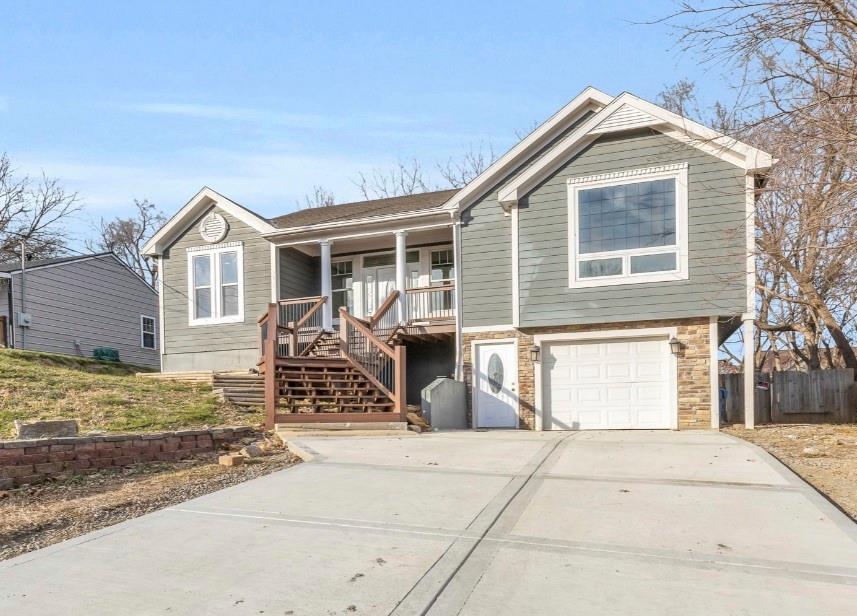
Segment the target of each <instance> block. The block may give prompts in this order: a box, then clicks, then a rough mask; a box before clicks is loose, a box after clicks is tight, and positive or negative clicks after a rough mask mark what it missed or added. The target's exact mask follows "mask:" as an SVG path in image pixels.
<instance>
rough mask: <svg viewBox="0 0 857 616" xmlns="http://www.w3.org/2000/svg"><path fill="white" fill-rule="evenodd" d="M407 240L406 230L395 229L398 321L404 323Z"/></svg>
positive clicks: (406, 283)
mask: <svg viewBox="0 0 857 616" xmlns="http://www.w3.org/2000/svg"><path fill="white" fill-rule="evenodd" d="M407 240H408V232H407V231H396V290H397V291H398V292H399V323H406V322H407V320H408V298H407V296H406V295H405V291H406V290H407V288H408V254H407V253H408V251H407ZM380 299H383V298H379V300H380Z"/></svg>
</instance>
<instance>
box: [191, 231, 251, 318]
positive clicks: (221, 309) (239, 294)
mask: <svg viewBox="0 0 857 616" xmlns="http://www.w3.org/2000/svg"><path fill="white" fill-rule="evenodd" d="M243 256H244V255H243V246H242V244H241V243H240V242H230V243H228V244H218V245H216V246H213V247H201V248H192V249H189V250H188V296H189V320H190V324H191V325H213V324H217V323H236V322H241V321H243V320H244V271H243V270H244V266H243Z"/></svg>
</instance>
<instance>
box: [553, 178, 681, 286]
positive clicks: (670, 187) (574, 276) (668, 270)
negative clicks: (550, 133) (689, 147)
mask: <svg viewBox="0 0 857 616" xmlns="http://www.w3.org/2000/svg"><path fill="white" fill-rule="evenodd" d="M568 184H569V241H570V246H569V286H571V287H594V286H607V285H616V284H632V283H638V282H660V281H666V280H682V279H686V278H687V199H688V197H687V163H681V164H677V165H668V166H664V167H653V168H649V169H637V170H633V171H623V172H618V173H609V174H604V175H598V176H590V177H585V178H573V179H571V180H569V183H568Z"/></svg>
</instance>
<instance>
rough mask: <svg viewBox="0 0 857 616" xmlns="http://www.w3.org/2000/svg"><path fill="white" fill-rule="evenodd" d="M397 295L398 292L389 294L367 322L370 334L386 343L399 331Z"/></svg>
mask: <svg viewBox="0 0 857 616" xmlns="http://www.w3.org/2000/svg"><path fill="white" fill-rule="evenodd" d="M399 295H400V293H399V292H398V291H393V292H392V293H390V294H389V295H388V296H387V299H385V300H384V301H383V302H382V303H381V305H380V306H378V309H377V310H376V311H375V312H374V313H373V314H372V316H371V317H369V319H368V321H367V323H368V325H369V329H371V330H372V333H374V334H375V335H376V336H378V338H380V339H381V340H383V341H384V342H387V343H389V342H390V340H391V339H392V338H393V336H394V335H395V334H396V331H397V330H398V329H399V310H398V299H399Z"/></svg>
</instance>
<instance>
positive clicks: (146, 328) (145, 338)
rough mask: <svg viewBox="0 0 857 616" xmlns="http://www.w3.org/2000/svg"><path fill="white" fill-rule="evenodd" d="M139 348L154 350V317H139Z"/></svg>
mask: <svg viewBox="0 0 857 616" xmlns="http://www.w3.org/2000/svg"><path fill="white" fill-rule="evenodd" d="M140 346H142V347H143V348H144V349H154V348H155V317H145V316H141V317H140Z"/></svg>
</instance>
